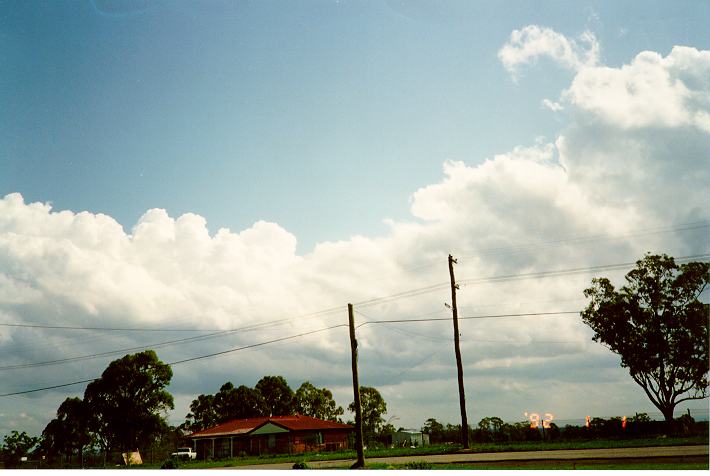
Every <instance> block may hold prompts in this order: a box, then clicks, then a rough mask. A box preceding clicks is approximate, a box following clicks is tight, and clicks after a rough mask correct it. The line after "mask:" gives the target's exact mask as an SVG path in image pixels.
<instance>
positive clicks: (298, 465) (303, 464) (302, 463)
mask: <svg viewBox="0 0 710 476" xmlns="http://www.w3.org/2000/svg"><path fill="white" fill-rule="evenodd" d="M292 469H311V467H310V466H308V463H306V462H305V461H299V462H297V463H293V466H292Z"/></svg>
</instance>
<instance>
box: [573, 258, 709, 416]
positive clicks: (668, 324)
mask: <svg viewBox="0 0 710 476" xmlns="http://www.w3.org/2000/svg"><path fill="white" fill-rule="evenodd" d="M626 282H627V284H626V285H625V286H623V287H622V288H621V289H620V290H619V291H616V290H615V289H614V286H612V284H611V282H610V281H609V280H608V279H607V278H595V279H593V280H592V287H590V288H588V289H586V290H585V291H584V295H585V296H586V297H587V298H590V303H589V305H588V306H587V308H586V309H585V310H584V311H582V313H581V314H582V320H583V321H584V322H585V323H586V324H587V325H589V327H591V328H592V330H594V333H595V334H594V337H593V339H594V340H595V341H597V342H601V343H603V344H604V345H606V346H607V347H608V348H609V349H611V350H612V351H613V352H615V353H617V354H619V355H620V356H621V365H622V366H623V367H626V368H628V369H629V373H630V374H631V377H632V378H633V379H634V381H635V382H636V383H637V384H639V385H640V386H641V387H642V388H643V389H644V392H645V393H646V395H647V396H648V398H649V399H650V400H651V402H652V403H653V404H654V405H655V406H656V407H657V408H658V409H659V410H660V411H661V412H662V413H663V415H664V417H665V419H666V421H667V422H669V423H671V422H672V420H673V410H674V408H675V406H676V405H677V404H678V403H680V402H683V401H685V400H693V399H702V398H705V397H706V396H707V389H708V370H709V360H708V316H707V311H706V310H705V308H704V306H703V304H702V303H701V302H700V301H699V300H698V296H699V295H700V293H701V292H702V291H703V290H704V289H705V287H706V286H707V285H708V283H710V264H708V263H700V262H692V263H687V264H684V265H677V264H676V263H675V261H674V259H673V258H671V257H669V256H666V255H650V254H648V255H646V256H645V257H644V258H643V259H642V260H639V261H637V262H636V268H635V269H634V270H632V271H630V272H629V273H628V274H627V275H626Z"/></svg>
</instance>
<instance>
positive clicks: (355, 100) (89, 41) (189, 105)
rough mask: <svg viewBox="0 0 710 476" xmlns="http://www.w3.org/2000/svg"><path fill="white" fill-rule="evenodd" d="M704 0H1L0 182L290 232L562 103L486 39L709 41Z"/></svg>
mask: <svg viewBox="0 0 710 476" xmlns="http://www.w3.org/2000/svg"><path fill="white" fill-rule="evenodd" d="M709 9H710V6H708V4H707V3H706V2H672V3H670V2H648V3H646V4H645V5H644V6H643V8H639V6H638V4H636V3H635V2H578V3H576V4H575V7H574V8H570V5H569V3H568V2H521V1H513V2H469V1H466V2H420V1H411V2H348V1H343V2H334V1H308V2H283V1H277V2H270V1H260V2H231V1H229V2H222V1H213V2H204V3H200V4H197V3H195V2H189V1H171V2H163V1H156V2H144V1H142V0H131V1H126V2H112V1H106V0H93V1H89V0H86V1H82V0H76V1H48V2H2V3H0V12H1V15H0V17H1V18H2V19H1V20H0V21H1V22H2V23H0V25H1V26H2V28H1V30H0V31H1V32H2V45H1V46H0V58H2V59H1V61H2V70H3V71H4V74H3V75H2V77H1V78H0V81H1V82H0V104H2V106H3V107H2V112H0V121H2V122H0V125H1V127H0V151H1V152H0V153H1V154H2V156H0V161H1V164H2V170H3V172H2V174H0V194H3V195H4V194H7V193H10V192H20V193H22V194H23V196H24V197H25V198H26V200H27V201H36V200H39V201H51V202H52V203H53V204H54V206H55V208H57V209H71V210H75V211H81V210H88V211H91V212H101V213H106V214H109V215H111V216H113V217H114V218H115V219H117V220H118V221H119V222H120V223H121V224H122V225H123V226H124V228H125V229H126V231H128V232H130V229H131V228H132V226H133V225H134V224H135V223H136V221H137V220H138V218H139V217H140V216H141V215H142V214H143V213H144V212H145V211H146V210H147V209H149V208H155V207H160V208H165V209H166V210H167V211H168V212H169V213H170V214H171V215H172V216H177V215H180V214H182V213H185V212H194V213H198V214H200V215H202V216H204V217H205V218H206V219H207V221H208V226H209V228H210V229H211V230H212V231H213V232H214V231H216V230H217V229H218V228H220V227H228V228H230V229H232V230H240V229H242V228H245V227H248V226H249V225H251V224H252V223H253V222H255V221H257V220H259V219H265V220H270V221H275V222H277V223H279V224H281V225H282V226H284V227H285V228H286V229H288V230H290V231H292V232H293V233H295V234H296V236H297V238H298V240H299V250H300V251H301V252H306V251H309V250H310V249H311V248H312V247H313V245H314V244H315V243H316V242H319V241H326V240H343V239H347V238H348V237H350V236H352V235H354V234H368V235H371V234H379V233H382V232H383V231H384V227H383V225H382V219H383V218H386V217H390V218H394V219H401V218H404V217H406V216H407V215H408V206H409V204H408V196H409V195H410V194H411V193H413V192H414V191H415V190H417V189H418V188H419V187H423V186H425V185H427V184H429V183H432V182H433V181H435V180H438V179H439V178H440V177H441V166H442V163H443V162H444V161H445V160H447V159H453V160H463V161H466V162H467V163H471V164H476V163H480V162H481V161H483V160H484V159H485V158H490V157H492V156H493V155H494V154H497V153H501V152H505V151H507V150H510V149H511V148H512V147H514V146H516V145H519V144H521V143H522V144H525V143H530V142H532V141H533V139H534V138H535V137H536V136H546V137H548V138H549V137H553V136H554V134H556V133H557V132H558V131H559V130H560V129H561V124H560V120H559V118H556V117H555V116H554V115H553V114H551V113H549V111H545V110H543V109H541V106H540V101H541V98H544V97H550V96H553V95H555V94H556V92H557V91H559V90H560V89H562V87H563V86H564V84H565V82H566V81H569V78H571V73H569V72H566V71H560V69H559V68H555V67H553V68H552V69H553V71H552V73H554V74H551V73H550V72H547V71H546V67H547V66H550V65H549V64H548V62H547V60H544V59H543V60H541V62H540V64H538V65H537V67H533V68H531V69H530V70H529V71H528V72H527V73H526V81H525V82H524V83H517V84H516V83H515V82H513V81H511V79H510V77H509V76H508V74H507V73H506V71H505V70H504V69H503V68H502V67H501V65H500V62H499V61H498V58H497V56H496V53H497V50H498V48H499V47H500V46H501V45H502V44H503V43H504V42H505V41H506V39H507V38H508V35H509V34H510V32H511V31H512V30H514V29H517V28H521V27H522V26H524V25H527V24H543V25H546V26H548V27H550V28H552V29H554V30H555V31H559V32H560V33H562V34H565V35H569V36H576V35H578V34H579V33H581V32H582V31H584V30H591V31H593V32H594V33H595V34H596V35H597V37H598V39H599V41H600V43H601V44H602V45H603V47H602V57H603V59H604V61H605V63H606V64H608V65H610V66H615V65H619V64H621V63H623V62H624V61H626V60H628V58H630V57H632V56H633V55H634V54H636V53H638V52H640V51H642V50H646V49H649V50H653V51H659V52H661V53H664V54H665V53H667V52H668V51H669V50H670V48H671V47H672V46H673V45H676V44H689V45H695V46H698V47H701V46H707V45H708V44H709V43H710V33H709V32H708V29H707V28H704V26H703V25H707V20H708V18H710V10H709Z"/></svg>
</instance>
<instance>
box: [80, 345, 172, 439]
mask: <svg viewBox="0 0 710 476" xmlns="http://www.w3.org/2000/svg"><path fill="white" fill-rule="evenodd" d="M172 374H173V372H172V369H171V368H170V366H169V365H166V364H164V363H163V362H161V361H160V360H158V357H157V355H156V354H155V352H154V351H152V350H146V351H143V352H139V353H137V354H130V355H126V356H124V357H122V358H121V359H118V360H114V361H113V362H111V363H110V364H109V366H108V367H107V368H106V370H104V372H103V374H101V378H99V379H98V380H94V381H93V382H91V383H90V384H89V385H88V386H87V387H86V391H85V392H84V401H85V402H86V405H88V408H89V409H90V411H91V415H92V418H91V421H90V427H91V429H92V431H93V432H94V433H95V434H96V435H97V436H98V438H99V439H100V442H101V444H102V446H103V447H104V448H105V449H108V448H113V449H119V450H122V451H131V450H135V449H136V448H138V447H139V446H142V445H145V444H148V443H149V442H150V440H151V439H152V438H153V437H154V436H155V435H156V434H159V433H160V432H162V431H164V429H165V427H166V424H165V421H164V419H163V417H162V415H161V414H162V413H163V412H165V411H167V410H168V409H172V408H173V407H174V405H173V397H172V395H170V393H168V392H167V391H166V390H165V387H166V386H167V385H168V384H169V383H170V379H171V377H172Z"/></svg>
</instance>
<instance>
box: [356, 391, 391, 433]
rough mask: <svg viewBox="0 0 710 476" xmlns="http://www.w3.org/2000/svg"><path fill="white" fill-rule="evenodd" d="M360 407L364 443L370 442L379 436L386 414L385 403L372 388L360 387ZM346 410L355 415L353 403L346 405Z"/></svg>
mask: <svg viewBox="0 0 710 476" xmlns="http://www.w3.org/2000/svg"><path fill="white" fill-rule="evenodd" d="M360 406H361V407H362V430H363V438H364V439H365V441H372V440H374V439H375V438H376V436H377V435H378V434H380V432H381V430H382V424H383V423H384V419H383V418H382V415H384V414H385V413H387V403H385V400H384V399H383V398H382V395H380V392H378V391H377V389H376V388H374V387H360ZM348 410H350V411H351V412H353V413H355V402H351V403H350V405H348Z"/></svg>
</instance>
